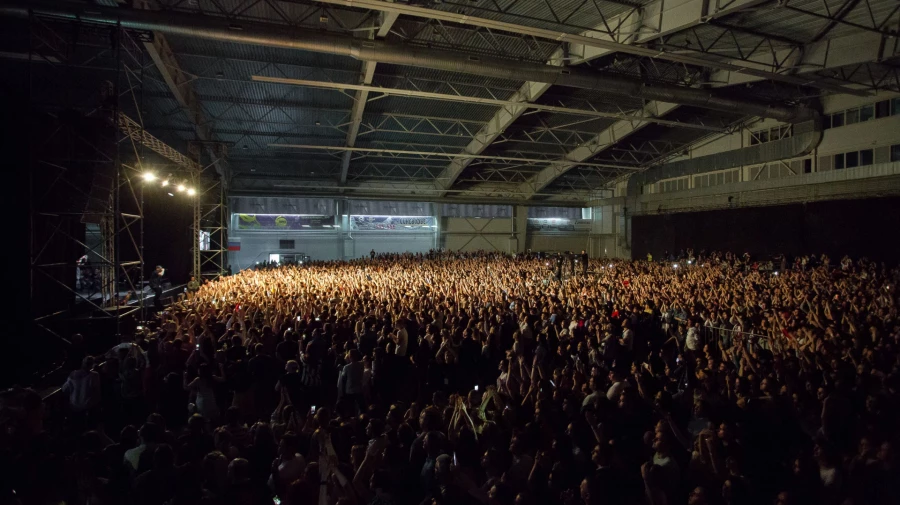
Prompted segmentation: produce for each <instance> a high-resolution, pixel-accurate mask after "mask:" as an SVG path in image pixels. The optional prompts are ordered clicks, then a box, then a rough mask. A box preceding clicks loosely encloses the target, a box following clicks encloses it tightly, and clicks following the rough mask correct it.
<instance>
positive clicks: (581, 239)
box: [525, 230, 591, 252]
mask: <svg viewBox="0 0 900 505" xmlns="http://www.w3.org/2000/svg"><path fill="white" fill-rule="evenodd" d="M525 248H526V249H531V250H532V251H545V252H564V251H571V252H581V251H582V250H585V251H587V250H589V249H590V248H591V245H590V234H589V233H588V232H584V231H581V232H579V231H573V232H547V231H533V230H530V231H529V232H528V237H527V239H526V247H525Z"/></svg>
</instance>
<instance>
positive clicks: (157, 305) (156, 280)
mask: <svg viewBox="0 0 900 505" xmlns="http://www.w3.org/2000/svg"><path fill="white" fill-rule="evenodd" d="M165 273H166V269H165V268H163V267H162V265H156V270H154V271H153V273H152V274H150V289H152V290H153V295H154V296H153V310H155V311H157V312H162V310H163V305H162V294H163V292H162V278H163V275H164V274H165Z"/></svg>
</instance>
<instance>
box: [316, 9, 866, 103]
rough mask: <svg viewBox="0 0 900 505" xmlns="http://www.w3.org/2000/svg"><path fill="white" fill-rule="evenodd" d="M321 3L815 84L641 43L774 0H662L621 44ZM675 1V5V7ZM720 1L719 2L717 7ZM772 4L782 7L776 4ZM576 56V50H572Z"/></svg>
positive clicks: (433, 12) (417, 12) (474, 20)
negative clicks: (639, 34) (635, 34)
mask: <svg viewBox="0 0 900 505" xmlns="http://www.w3.org/2000/svg"><path fill="white" fill-rule="evenodd" d="M315 1H316V2H319V3H325V4H332V5H341V6H344V7H356V8H361V9H371V10H376V11H383V12H397V13H399V14H403V15H407V16H412V17H417V18H422V19H435V20H440V21H447V22H452V23H458V24H462V25H470V26H479V27H482V28H487V29H489V30H498V31H503V32H510V33H517V34H521V35H526V36H531V37H535V38H540V39H545V40H552V41H555V42H563V43H568V44H569V45H570V47H572V48H573V49H574V48H575V47H577V46H583V47H585V48H594V49H599V50H601V51H598V52H597V54H596V55H594V56H592V57H591V58H595V57H598V56H603V55H606V54H612V53H615V52H622V53H626V54H632V55H635V56H642V57H647V58H655V59H659V60H666V61H673V62H676V63H682V64H685V65H694V66H699V67H707V68H714V69H719V70H728V71H731V72H744V73H747V74H750V75H755V76H758V77H761V78H764V79H771V80H775V81H781V82H787V83H790V84H801V85H807V86H809V85H810V84H809V83H807V82H803V81H801V80H798V79H795V78H794V77H793V76H791V75H783V74H779V73H778V72H776V71H775V69H770V70H760V69H759V68H757V67H756V66H752V65H747V64H746V63H745V62H742V61H740V62H738V61H734V60H721V59H716V58H711V57H709V56H708V55H706V54H704V53H702V52H698V51H690V50H688V51H678V52H674V51H673V52H669V51H665V50H661V49H657V48H652V47H645V46H643V45H642V44H641V43H642V42H646V41H648V40H652V39H653V38H656V37H659V36H664V35H665V34H668V33H676V32H679V31H681V30H685V29H688V28H691V27H694V26H698V25H700V24H703V23H707V22H710V21H712V20H715V19H720V18H723V17H726V16H730V15H732V14H736V13H738V12H747V11H748V10H750V9H755V8H759V7H763V6H766V5H767V4H775V2H774V0H731V1H730V2H727V3H726V5H725V6H724V7H720V6H719V5H718V4H719V2H710V1H709V0H687V1H685V2H665V1H664V0H658V1H656V2H653V3H651V4H649V5H647V6H646V7H644V8H643V9H644V10H645V12H644V14H643V16H641V20H640V25H639V26H636V27H632V30H631V31H641V30H642V29H643V28H642V27H643V26H644V25H646V26H648V27H649V28H650V31H652V32H654V35H653V36H652V37H636V38H635V39H634V40H633V41H632V42H631V43H623V42H619V41H618V40H617V38H618V37H619V35H620V34H619V32H618V30H616V29H614V28H612V27H610V28H609V29H604V30H602V31H601V30H598V31H597V32H596V33H592V34H573V33H568V32H563V31H559V30H550V29H546V28H537V27H534V26H526V25H519V24H515V23H506V22H503V21H497V20H493V19H487V18H480V17H476V16H470V15H468V14H466V13H465V12H450V11H443V10H437V9H429V8H426V7H418V6H413V5H405V4H397V3H391V2H387V1H385V0H315ZM673 4H675V5H673ZM713 4H715V5H713ZM773 8H779V6H778V5H774V6H773ZM573 53H574V54H577V52H575V51H573ZM822 86H823V87H824V89H829V90H831V91H836V92H842V93H850V94H859V91H858V90H855V89H852V88H846V89H844V88H843V87H841V86H833V85H829V84H824V85H822Z"/></svg>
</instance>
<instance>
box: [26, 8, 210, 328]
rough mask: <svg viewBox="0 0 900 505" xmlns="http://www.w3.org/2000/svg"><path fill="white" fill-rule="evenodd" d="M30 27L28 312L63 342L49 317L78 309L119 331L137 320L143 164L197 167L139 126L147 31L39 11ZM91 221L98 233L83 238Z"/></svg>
mask: <svg viewBox="0 0 900 505" xmlns="http://www.w3.org/2000/svg"><path fill="white" fill-rule="evenodd" d="M28 23H29V27H28V29H29V41H30V43H29V54H28V61H27V65H28V83H29V84H28V86H29V96H30V102H31V110H32V114H31V117H30V118H28V120H29V121H28V124H29V128H30V131H31V135H30V138H31V145H30V146H29V148H30V162H29V163H30V166H29V230H30V231H29V239H30V244H29V259H30V278H31V283H30V286H31V289H30V293H29V300H30V302H31V312H32V319H33V321H34V324H35V327H36V331H37V332H38V333H44V334H45V335H46V334H49V335H53V336H55V337H57V338H59V339H62V340H64V341H66V340H67V339H66V337H67V336H68V335H61V334H60V333H61V332H60V326H59V324H58V323H59V322H61V321H65V320H68V319H69V318H70V317H72V316H74V315H75V314H78V315H80V316H84V315H85V314H86V313H87V314H89V317H90V318H92V319H104V320H107V321H108V322H109V323H111V325H113V326H114V328H115V334H116V335H119V334H120V333H121V332H122V331H123V328H121V322H122V321H123V320H124V319H125V318H126V317H127V318H132V319H133V320H134V321H140V320H143V319H144V318H145V316H146V314H145V302H144V298H145V296H144V288H145V268H144V267H145V265H144V223H143V218H144V210H143V208H144V206H143V200H144V198H143V196H144V195H143V177H142V176H143V174H144V173H145V170H144V165H145V164H147V163H152V164H153V166H154V167H156V168H158V167H159V166H160V163H159V161H160V159H162V161H163V162H164V163H166V164H168V165H169V166H171V167H175V169H184V170H186V171H188V172H190V173H191V174H194V173H202V170H201V168H200V167H199V166H198V165H197V164H196V163H195V162H194V161H193V160H191V159H190V158H188V157H187V156H184V155H183V154H181V153H179V152H178V151H176V150H175V149H173V148H171V147H170V146H168V145H166V144H165V143H164V142H162V141H161V140H159V139H157V138H155V137H153V136H152V135H150V134H149V133H147V132H146V131H145V130H144V126H143V124H144V122H143V115H144V114H143V111H144V104H143V86H144V78H145V76H144V69H145V68H147V67H148V65H152V63H151V62H150V60H149V57H148V56H147V54H146V51H145V49H144V43H146V42H148V41H150V40H152V34H151V33H150V32H141V31H135V30H124V29H122V28H120V27H118V26H114V25H108V24H106V25H104V24H93V23H90V22H84V21H81V20H75V19H57V18H45V17H41V16H38V15H32V17H31V18H30V19H29V21H28ZM220 199H221V197H220ZM198 200H199V199H198ZM195 213H196V211H195ZM201 221H202V220H201ZM88 227H91V228H92V229H96V230H99V240H95V241H91V242H90V243H88V241H87V240H86V237H87V234H86V229H87V228H88ZM223 234H224V231H221V232H219V235H218V236H219V237H221V236H223ZM222 243H223V244H224V242H222ZM85 308H88V309H90V310H80V309H85ZM76 309H78V310H76ZM108 328H109V327H108Z"/></svg>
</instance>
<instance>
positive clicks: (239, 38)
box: [0, 4, 814, 123]
mask: <svg viewBox="0 0 900 505" xmlns="http://www.w3.org/2000/svg"><path fill="white" fill-rule="evenodd" d="M31 14H34V15H38V16H44V17H53V18H60V19H67V20H82V21H85V22H91V23H100V24H110V25H119V26H122V27H124V28H130V29H134V30H148V31H156V32H159V33H163V34H167V35H178V36H183V37H196V38H202V39H207V40H215V41H219V42H233V43H239V44H251V45H257V46H265V47H278V48H283V49H297V50H303V51H312V52H319V53H328V54H337V55H342V56H348V57H352V58H356V59H358V60H365V61H375V62H379V63H388V64H393V65H402V66H411V67H419V68H430V69H434V70H443V71H448V72H460V73H465V74H471V75H480V76H484V77H492V78H498V79H507V80H512V81H534V82H543V83H548V84H555V85H559V86H568V87H572V88H580V89H591V90H596V91H601V92H604V93H611V94H616V95H622V96H632V97H639V98H643V99H645V100H657V101H661V102H669V103H677V104H681V105H690V106H695V107H701V108H705V109H713V110H720V111H725V112H731V113H734V114H737V115H741V116H757V117H764V118H771V119H776V120H778V121H781V122H785V123H795V122H799V121H803V120H806V119H809V118H811V117H813V114H814V113H813V112H812V110H811V109H809V108H807V107H782V106H773V105H768V104H765V103H761V102H756V101H751V100H742V99H736V98H729V97H725V96H723V95H721V94H720V93H718V92H714V91H711V90H705V89H697V88H687V87H680V86H673V85H666V84H654V83H647V82H643V81H641V80H640V79H634V78H628V77H623V76H615V75H610V74H607V73H600V72H596V71H592V70H588V69H577V68H571V67H558V66H553V65H544V64H539V63H529V62H522V61H513V60H507V59H501V58H493V57H489V56H481V55H474V54H466V53H460V52H454V51H444V50H433V49H429V48H422V47H413V46H408V45H398V44H393V43H388V42H385V41H381V40H366V39H360V38H354V37H347V36H343V35H337V34H328V33H322V32H314V31H304V30H298V29H295V28H288V27H281V26H272V25H261V24H257V23H244V22H241V23H239V24H235V23H233V22H231V21H229V20H226V19H222V18H216V17H212V16H198V15H189V14H188V15H186V14H179V13H174V12H160V11H146V10H129V9H106V8H101V7H90V8H79V7H77V6H56V5H48V6H43V5H40V4H28V5H5V6H0V15H5V16H16V17H22V18H26V17H29V16H30V15H31Z"/></svg>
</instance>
